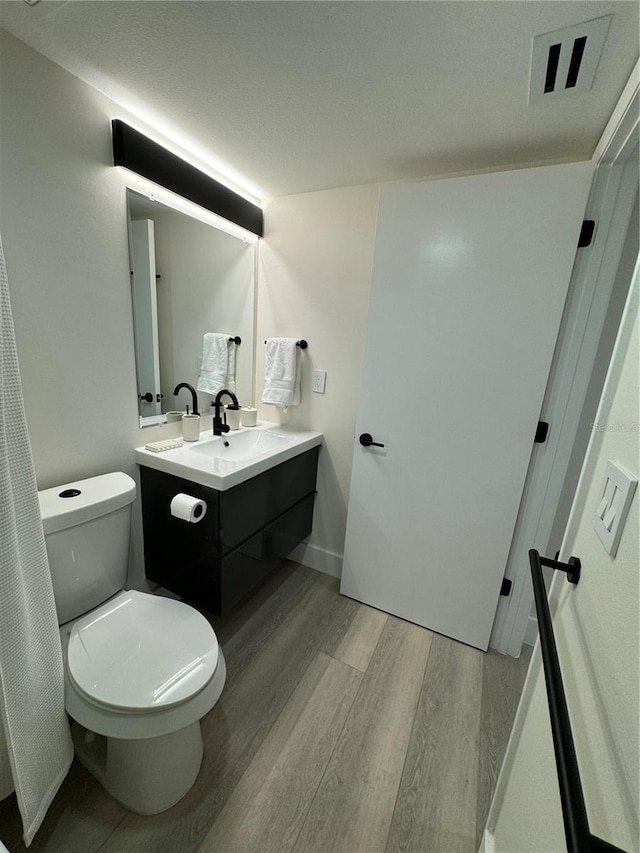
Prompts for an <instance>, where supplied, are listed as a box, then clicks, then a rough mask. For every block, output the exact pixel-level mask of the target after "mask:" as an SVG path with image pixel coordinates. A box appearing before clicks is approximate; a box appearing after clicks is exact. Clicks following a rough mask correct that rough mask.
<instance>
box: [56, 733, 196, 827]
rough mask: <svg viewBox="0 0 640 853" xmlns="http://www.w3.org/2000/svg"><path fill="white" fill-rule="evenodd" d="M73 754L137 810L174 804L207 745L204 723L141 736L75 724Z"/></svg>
mask: <svg viewBox="0 0 640 853" xmlns="http://www.w3.org/2000/svg"><path fill="white" fill-rule="evenodd" d="M71 732H72V735H73V742H74V746H75V753H76V756H77V757H78V759H79V760H80V761H81V762H82V764H83V765H84V766H85V767H86V768H87V770H89V772H90V773H92V774H93V775H94V776H95V777H96V779H97V780H98V781H99V782H100V784H101V785H102V786H103V788H105V789H106V790H107V791H108V792H109V793H110V794H111V796H112V797H113V798H114V799H116V800H118V801H119V802H120V803H122V805H123V806H125V807H126V808H128V809H129V810H130V811H132V812H137V813H138V814H145V815H149V814H158V812H163V811H165V810H166V809H169V808H171V806H173V805H175V804H176V803H177V802H178V801H179V800H181V799H182V797H184V795H185V794H186V793H187V792H188V791H189V790H190V789H191V788H192V786H193V784H194V782H195V781H196V778H197V776H198V772H199V771H200V765H201V763H202V756H203V752H204V747H203V743H202V733H201V731H200V722H199V721H198V722H195V723H192V724H191V725H188V726H186V727H185V728H183V729H179V730H178V731H176V732H171V733H170V734H167V735H160V736H158V737H151V738H142V739H140V740H130V739H127V740H125V739H121V738H114V737H106V736H105V735H98V734H95V733H94V732H92V731H89V730H88V729H85V728H84V726H81V725H80V724H79V723H77V722H74V723H73V725H72V727H71Z"/></svg>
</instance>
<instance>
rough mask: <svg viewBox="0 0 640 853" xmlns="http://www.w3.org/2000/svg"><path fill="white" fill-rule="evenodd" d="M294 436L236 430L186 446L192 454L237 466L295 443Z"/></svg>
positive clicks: (267, 431)
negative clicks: (221, 460)
mask: <svg viewBox="0 0 640 853" xmlns="http://www.w3.org/2000/svg"><path fill="white" fill-rule="evenodd" d="M296 437H297V436H296V435H292V434H291V433H283V432H276V431H275V430H272V429H268V430H263V429H254V428H251V429H250V430H249V429H248V430H238V431H236V432H229V433H227V434H226V435H225V436H221V437H217V438H210V439H208V440H202V439H200V441H198V442H196V443H194V444H193V445H191V446H187V449H188V450H191V451H192V452H193V453H200V454H202V455H203V456H209V457H210V458H212V459H224V460H225V461H227V462H235V463H236V464H237V465H242V464H243V463H245V462H247V461H250V460H251V459H257V458H258V457H260V456H264V455H265V453H272V452H273V451H278V450H282V449H284V448H285V447H288V446H289V445H292V444H294V443H295V441H296Z"/></svg>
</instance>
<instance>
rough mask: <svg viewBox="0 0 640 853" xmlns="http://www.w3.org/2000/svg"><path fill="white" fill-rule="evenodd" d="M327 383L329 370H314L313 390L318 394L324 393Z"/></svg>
mask: <svg viewBox="0 0 640 853" xmlns="http://www.w3.org/2000/svg"><path fill="white" fill-rule="evenodd" d="M326 384H327V371H326V370H314V371H313V378H312V380H311V390H312V391H313V392H314V393H316V394H324V386H325V385H326Z"/></svg>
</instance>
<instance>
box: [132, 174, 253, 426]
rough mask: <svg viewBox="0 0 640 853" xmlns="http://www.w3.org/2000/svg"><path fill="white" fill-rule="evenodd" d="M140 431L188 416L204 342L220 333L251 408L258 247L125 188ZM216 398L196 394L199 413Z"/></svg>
mask: <svg viewBox="0 0 640 853" xmlns="http://www.w3.org/2000/svg"><path fill="white" fill-rule="evenodd" d="M127 216H128V226H129V253H130V264H131V266H130V269H131V291H132V299H133V314H134V334H135V347H136V371H137V378H138V401H139V407H138V412H139V415H140V426H141V427H143V426H152V425H155V424H159V423H164V421H165V420H166V412H168V411H176V410H182V411H184V410H185V408H186V406H187V405H188V406H189V408H190V409H191V405H192V401H191V395H190V394H189V392H188V390H187V389H183V390H181V391H180V392H179V395H178V396H177V397H174V395H173V389H174V388H175V387H176V385H177V384H178V383H179V382H187V383H189V385H192V386H193V387H194V388H197V384H198V377H199V374H200V364H201V360H202V349H203V336H204V335H205V334H206V333H207V332H218V333H223V334H225V335H228V336H229V337H233V338H236V337H238V338H240V341H241V343H240V344H235V343H231V344H230V347H231V348H233V349H234V351H235V380H236V395H237V397H238V400H239V402H240V404H241V405H243V406H249V405H251V403H252V388H253V360H254V359H253V347H254V334H253V324H254V272H255V245H254V244H253V243H251V242H248V241H245V240H243V239H242V238H241V237H236V236H234V235H233V234H229V233H226V232H225V231H222V230H220V229H218V228H216V227H215V226H213V225H210V224H208V223H205V222H201V221H199V220H198V219H194V218H192V217H191V216H188V215H187V214H185V213H183V212H181V211H179V210H175V209H173V208H171V207H169V206H167V205H166V204H161V203H160V202H158V201H156V200H155V199H153V197H147V196H144V195H141V194H140V193H137V192H134V191H133V190H131V189H127ZM211 400H212V397H211V396H210V395H209V394H206V393H204V392H198V408H199V411H200V414H209V413H210V402H211Z"/></svg>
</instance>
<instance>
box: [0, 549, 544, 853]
mask: <svg viewBox="0 0 640 853" xmlns="http://www.w3.org/2000/svg"><path fill="white" fill-rule="evenodd" d="M211 621H212V623H213V625H214V627H215V629H216V632H217V634H218V638H219V641H220V644H221V646H222V648H223V649H224V653H225V656H226V660H227V666H228V675H227V683H226V687H225V690H224V692H223V694H222V698H221V700H220V702H219V703H218V704H217V705H216V707H215V708H214V709H213V710H212V711H211V713H210V714H208V715H207V717H206V718H205V719H204V720H203V722H202V730H203V735H204V740H205V758H204V762H203V765H202V769H201V771H200V775H199V777H198V780H197V781H196V784H195V786H194V788H193V789H192V790H191V791H190V792H189V794H187V796H186V797H185V798H184V799H183V800H182V801H181V802H180V803H178V804H177V805H176V806H174V808H172V809H170V810H169V811H167V812H164V813H163V814H161V815H156V816H152V817H141V816H140V815H135V814H132V813H130V812H127V811H126V809H124V808H123V807H122V806H121V805H119V804H118V803H117V802H116V801H115V800H113V799H112V798H111V797H110V796H109V795H108V794H107V793H106V792H105V791H103V790H102V788H101V787H100V786H99V785H98V783H97V782H96V781H95V780H94V779H93V777H92V776H91V775H90V774H89V773H88V772H87V771H86V770H85V769H84V768H83V767H82V766H81V765H80V764H78V762H74V764H73V766H72V769H71V771H70V772H69V775H68V777H67V779H66V780H65V782H64V784H63V786H62V788H61V789H60V791H59V793H58V795H57V797H56V799H55V800H54V802H53V804H52V806H51V808H50V810H49V813H48V815H47V817H46V819H45V821H44V824H43V825H42V827H41V829H40V831H39V832H38V834H37V835H36V838H35V840H34V842H33V843H32V845H31V847H30V848H28V849H29V851H34V853H39V852H40V851H47V853H97V851H100V853H134V851H135V853H253V851H255V853H258V851H259V853H269V851H273V853H286V851H296V853H391V851H394V853H395V851H398V853H399V851H404V853H475V851H476V850H477V848H478V844H479V840H480V837H481V834H482V830H483V828H484V822H485V819H486V815H487V811H488V808H489V804H490V801H491V795H492V792H493V788H494V786H495V782H496V778H497V774H498V771H499V768H500V762H501V760H502V756H503V754H504V750H505V748H506V744H507V739H508V737H509V731H510V728H511V724H512V721H513V716H514V713H515V709H516V705H517V702H518V699H519V696H520V692H521V689H522V684H523V681H524V676H525V672H526V666H527V662H528V656H527V657H525V656H523V657H522V658H520V660H514V659H513V658H506V657H502V656H501V655H497V654H494V653H488V654H483V653H482V652H480V651H477V650H476V649H472V648H470V647H469V646H465V645H462V644H460V643H456V642H454V641H453V640H449V639H447V638H446V637H442V636H440V635H438V634H432V633H431V632H430V631H427V630H425V629H423V628H419V627H417V626H415V625H412V624H410V623H408V622H404V621H403V620H401V619H397V618H395V617H393V616H388V615H387V614H384V613H381V612H379V611H377V610H373V609H372V608H369V607H366V606H364V605H361V604H359V603H357V602H355V601H352V600H351V599H348V598H343V597H341V596H340V595H339V592H338V582H337V581H336V580H335V579H333V578H330V577H328V576H326V575H322V574H319V573H317V572H314V571H312V570H310V569H307V568H304V567H302V566H298V565H297V564H295V563H291V562H288V563H286V564H285V565H284V566H283V567H282V569H280V570H278V572H277V574H275V575H274V576H273V577H272V578H271V579H270V581H269V583H268V584H267V585H266V586H265V587H264V588H263V589H262V590H261V592H260V593H259V594H258V595H257V596H256V597H255V598H254V599H252V600H251V601H250V602H249V603H248V604H247V605H246V606H245V607H243V608H242V609H241V610H240V611H239V612H238V613H236V614H235V615H234V616H232V617H230V618H228V619H226V620H221V619H218V618H215V617H214V618H212V620H211ZM21 832H22V830H21V824H20V819H19V814H18V809H17V805H16V801H15V797H14V796H12V797H10V798H7V799H6V800H4V801H2V803H0V839H2V840H3V841H4V843H5V845H6V846H7V847H8V848H9V850H10V851H11V853H18V851H25V850H26V849H27V848H25V846H24V844H23V842H22V839H21Z"/></svg>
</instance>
